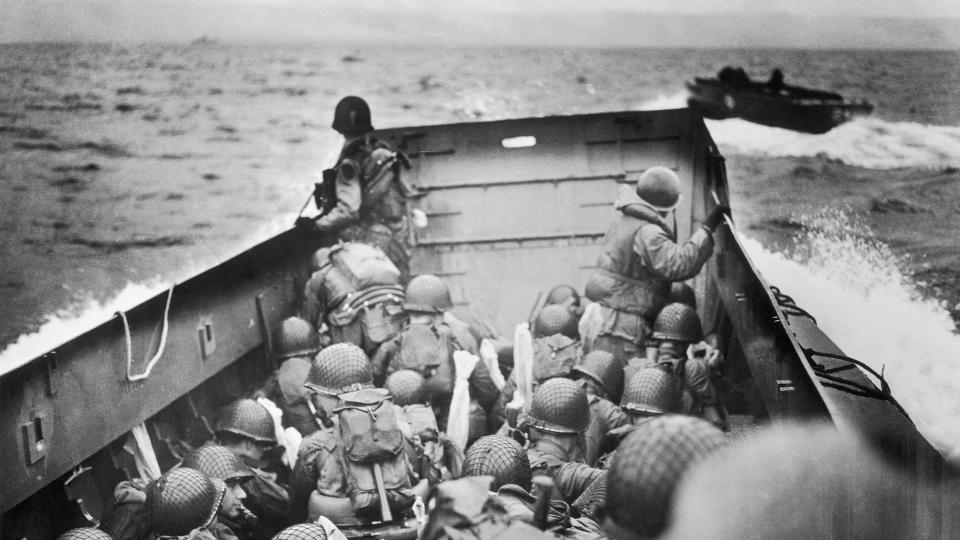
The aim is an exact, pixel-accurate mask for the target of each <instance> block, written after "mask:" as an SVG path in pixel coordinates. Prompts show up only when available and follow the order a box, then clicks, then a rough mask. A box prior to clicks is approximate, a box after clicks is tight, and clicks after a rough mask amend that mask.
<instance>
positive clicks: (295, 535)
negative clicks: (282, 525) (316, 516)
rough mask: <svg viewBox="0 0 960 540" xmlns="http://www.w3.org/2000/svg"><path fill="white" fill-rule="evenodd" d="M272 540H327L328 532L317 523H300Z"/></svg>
mask: <svg viewBox="0 0 960 540" xmlns="http://www.w3.org/2000/svg"><path fill="white" fill-rule="evenodd" d="M271 540H327V531H326V529H324V528H323V527H322V526H320V525H317V524H316V523H298V524H296V525H291V526H289V527H287V528H286V529H284V530H282V531H280V532H278V533H277V534H276V536H274V537H273V538H272V539H271Z"/></svg>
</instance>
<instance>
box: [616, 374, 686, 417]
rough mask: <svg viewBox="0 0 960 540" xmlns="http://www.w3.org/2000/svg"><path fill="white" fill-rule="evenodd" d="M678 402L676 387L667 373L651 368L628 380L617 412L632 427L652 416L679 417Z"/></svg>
mask: <svg viewBox="0 0 960 540" xmlns="http://www.w3.org/2000/svg"><path fill="white" fill-rule="evenodd" d="M681 399H682V398H681V392H680V384H679V383H678V382H677V380H676V378H675V377H674V376H673V375H672V374H671V373H670V371H668V370H667V369H664V368H662V367H659V366H652V367H648V368H644V369H641V370H640V371H638V372H637V373H635V374H634V375H633V377H631V378H630V382H629V383H627V387H626V388H625V389H624V391H623V399H622V400H621V401H620V408H621V409H623V411H624V412H625V413H627V415H628V416H629V418H630V422H631V423H632V424H634V425H636V424H639V423H640V422H642V421H644V420H646V419H649V418H650V417H653V416H661V415H664V414H675V413H679V412H680V408H681V404H682V403H681Z"/></svg>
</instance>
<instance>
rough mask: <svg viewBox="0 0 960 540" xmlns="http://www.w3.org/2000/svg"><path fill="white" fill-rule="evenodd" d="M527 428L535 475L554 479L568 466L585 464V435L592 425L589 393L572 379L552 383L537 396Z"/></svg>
mask: <svg viewBox="0 0 960 540" xmlns="http://www.w3.org/2000/svg"><path fill="white" fill-rule="evenodd" d="M525 424H526V426H527V428H528V431H529V434H530V445H529V447H528V448H527V456H528V457H529V459H530V467H531V469H532V470H533V473H534V475H537V474H544V475H547V476H551V477H552V476H553V475H554V474H555V473H556V471H557V469H559V468H560V466H561V465H563V464H564V463H567V462H570V461H582V460H583V451H584V443H583V431H584V430H585V429H586V428H587V426H588V425H589V424H590V404H589V403H588V401H587V393H586V392H585V391H584V389H583V388H582V387H581V386H580V385H579V384H577V383H575V382H573V381H571V380H570V379H563V378H554V379H550V380H548V381H547V382H545V383H543V384H542V385H540V388H538V389H537V391H536V392H535V393H534V394H533V400H532V402H531V404H530V408H529V410H528V411H527V414H526V418H525Z"/></svg>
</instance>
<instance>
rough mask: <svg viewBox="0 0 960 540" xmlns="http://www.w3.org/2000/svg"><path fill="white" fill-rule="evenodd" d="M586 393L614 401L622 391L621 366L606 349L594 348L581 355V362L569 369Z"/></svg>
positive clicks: (617, 399)
mask: <svg viewBox="0 0 960 540" xmlns="http://www.w3.org/2000/svg"><path fill="white" fill-rule="evenodd" d="M571 371H572V372H573V376H574V379H575V380H577V381H578V382H579V383H580V385H581V386H583V388H584V390H586V391H587V393H588V394H593V395H595V396H599V397H602V398H604V399H609V400H610V401H613V402H614V403H616V402H617V401H619V400H620V396H621V394H622V393H623V368H622V367H621V365H620V362H618V361H617V359H616V358H614V356H613V355H612V354H610V353H609V352H607V351H601V350H595V351H590V352H589V353H587V355H586V356H584V357H583V362H582V363H580V364H579V365H576V366H574V367H573V369H572V370H571Z"/></svg>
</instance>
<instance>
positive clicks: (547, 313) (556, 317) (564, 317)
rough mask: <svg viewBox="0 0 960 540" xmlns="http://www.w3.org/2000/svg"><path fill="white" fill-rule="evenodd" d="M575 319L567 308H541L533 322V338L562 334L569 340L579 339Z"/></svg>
mask: <svg viewBox="0 0 960 540" xmlns="http://www.w3.org/2000/svg"><path fill="white" fill-rule="evenodd" d="M578 332H579V331H578V329H577V318H576V316H574V314H573V313H572V312H571V311H570V310H568V309H567V308H565V307H563V306H561V305H558V304H552V305H547V306H543V309H541V310H540V313H538V314H537V318H536V319H535V320H534V321H533V337H535V338H538V337H547V336H552V335H554V334H562V335H564V336H567V337H568V338H570V339H579V337H580V336H579V335H578Z"/></svg>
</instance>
